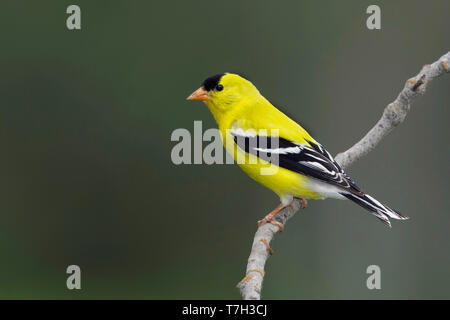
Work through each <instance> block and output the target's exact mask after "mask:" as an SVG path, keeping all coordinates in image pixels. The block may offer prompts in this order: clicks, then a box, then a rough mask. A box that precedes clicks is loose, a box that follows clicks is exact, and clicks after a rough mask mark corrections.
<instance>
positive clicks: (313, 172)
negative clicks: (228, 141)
mask: <svg viewBox="0 0 450 320" xmlns="http://www.w3.org/2000/svg"><path fill="white" fill-rule="evenodd" d="M231 134H232V136H233V138H234V141H235V143H236V144H237V146H238V147H239V148H240V149H241V150H242V151H245V152H247V153H249V154H253V155H255V156H257V157H258V158H261V159H263V160H265V161H268V162H273V160H274V158H275V159H276V161H277V163H274V164H276V165H278V166H279V167H281V168H285V169H288V170H290V171H293V172H297V173H300V174H303V175H305V176H308V177H312V178H315V179H318V180H321V181H323V182H326V183H330V184H333V185H336V186H338V187H340V188H342V189H344V190H346V191H348V192H351V193H361V190H360V189H359V188H358V186H357V185H356V184H355V183H354V182H353V181H352V180H351V179H350V178H349V177H348V176H347V175H346V174H345V173H344V171H343V170H342V169H341V167H340V166H339V164H338V163H337V162H336V161H335V160H334V158H333V157H332V156H331V154H330V153H329V152H328V151H327V150H325V148H323V147H322V146H321V145H320V144H318V143H315V142H313V141H307V143H308V144H309V145H306V144H300V143H296V142H292V141H289V140H287V139H284V138H281V137H267V136H260V135H257V134H255V133H248V132H245V131H243V130H241V129H238V130H231ZM273 154H276V155H277V157H273Z"/></svg>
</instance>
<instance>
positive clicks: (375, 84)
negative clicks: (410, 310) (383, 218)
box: [0, 0, 450, 299]
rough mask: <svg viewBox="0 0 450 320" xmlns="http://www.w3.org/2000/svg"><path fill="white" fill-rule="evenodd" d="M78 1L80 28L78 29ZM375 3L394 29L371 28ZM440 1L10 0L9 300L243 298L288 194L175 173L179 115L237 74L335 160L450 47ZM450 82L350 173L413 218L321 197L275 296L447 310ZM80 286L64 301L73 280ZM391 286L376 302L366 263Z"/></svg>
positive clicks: (5, 4)
mask: <svg viewBox="0 0 450 320" xmlns="http://www.w3.org/2000/svg"><path fill="white" fill-rule="evenodd" d="M69 4H78V5H79V6H80V7H81V11H82V30H80V31H69V30H67V28H66V18H67V16H68V15H67V14H66V8H67V6H68V5H69ZM370 4H378V5H379V6H380V7H381V19H382V29H381V30H378V31H370V30H368V29H367V28H366V19H367V17H368V15H367V14H366V13H365V12H366V8H367V7H368V6H369V5H370ZM449 12H450V2H449V1H447V0H442V1H438V0H435V1H395V2H394V1H376V2H374V1H360V0H358V1H356V0H355V1H339V2H338V1H277V2H275V1H245V2H244V1H165V2H163V1H114V2H113V1H106V0H104V1H95V2H94V1H86V0H77V1H56V0H54V1H18V0H14V1H12V0H11V1H9V0H6V1H5V0H4V1H2V3H1V4H0V21H1V28H0V39H1V50H0V146H1V148H2V156H1V158H0V176H1V180H0V200H1V201H0V251H1V263H0V298H8V299H9V298H25V299H28V298H43V299H47V298H62V299H78V298H89V299H90V298H143V299H169V298H172V299H185V298H186V299H228V298H235V299H238V298H239V293H238V291H237V290H236V288H235V285H236V283H237V282H238V281H239V280H240V279H241V278H242V277H243V276H244V273H245V267H246V262H247V258H248V255H249V252H250V246H251V243H252V239H253V235H254V232H255V230H256V221H257V220H258V219H260V218H261V217H262V216H264V215H265V214H266V213H267V212H268V211H270V210H271V209H273V208H274V207H275V206H276V205H277V204H278V203H279V199H278V198H277V197H276V196H275V194H273V193H272V192H271V191H270V190H267V189H265V188H264V187H262V186H260V185H258V184H257V183H255V182H253V181H252V180H250V179H249V178H247V176H246V175H245V174H243V173H242V172H241V171H240V169H239V168H238V167H237V166H235V165H210V166H208V165H179V166H176V165H174V164H173V163H172V162H171V159H170V153H171V149H172V147H173V146H174V145H175V144H176V143H175V142H171V141H170V135H171V133H172V131H173V130H175V129H176V128H187V129H189V130H190V131H191V132H192V131H193V121H194V120H202V121H203V128H204V129H207V128H212V127H215V126H216V124H215V123H214V120H213V118H212V116H211V115H210V113H209V111H208V110H207V108H206V107H205V106H203V105H202V104H200V103H194V102H188V101H186V100H185V98H186V96H187V95H189V94H190V93H191V92H192V91H193V90H194V89H196V88H197V87H198V86H199V85H200V83H201V82H202V81H203V79H204V78H206V77H207V76H210V75H213V74H216V73H220V72H224V71H233V72H238V73H242V74H244V75H246V76H248V77H249V79H250V80H252V81H253V82H254V84H255V85H256V86H257V87H258V88H259V89H260V91H261V92H262V93H263V94H264V95H265V96H266V97H267V98H268V99H270V100H271V101H273V102H274V103H275V104H276V105H277V106H279V107H280V108H281V109H282V110H283V111H285V112H286V113H287V114H289V115H290V116H292V117H293V118H294V119H295V120H297V121H299V122H300V123H302V125H304V126H305V127H306V128H307V129H309V130H310V132H311V134H312V135H313V136H315V137H316V139H317V140H319V141H321V142H322V143H323V144H324V145H325V146H326V147H327V148H328V149H329V151H330V152H331V153H333V154H336V153H338V152H340V151H343V150H345V149H346V148H348V147H349V146H351V145H352V144H353V143H354V142H356V141H357V140H359V139H360V138H361V137H362V135H363V134H365V132H366V131H367V130H368V129H369V128H370V127H371V126H372V125H373V124H374V123H375V122H376V121H377V120H378V118H379V117H380V115H381V113H382V111H383V108H384V107H385V106H386V105H387V104H388V103H389V102H391V101H392V100H393V99H394V98H395V97H396V96H397V94H398V93H399V91H400V90H401V89H402V88H403V85H404V82H405V81H406V80H407V79H408V78H409V77H411V76H414V75H416V74H417V72H418V71H419V70H420V68H421V67H422V65H424V64H426V63H430V62H433V61H435V60H436V59H438V58H439V57H440V56H441V55H443V54H444V53H446V52H447V51H448V50H449V49H450V42H449V40H450V38H449V37H448V31H449V29H450V21H449V19H448V13H449ZM449 85H450V76H444V77H442V78H440V79H436V80H435V81H433V83H432V84H431V86H430V87H429V88H428V90H427V93H426V95H425V96H423V97H420V98H419V99H417V100H416V102H415V103H414V104H413V105H412V110H411V113H410V114H409V115H408V117H407V119H406V121H405V123H404V124H402V125H401V126H400V127H399V128H398V129H396V130H395V131H394V132H392V133H391V135H390V136H389V137H388V138H387V139H386V140H385V141H384V142H383V143H382V144H381V145H380V146H379V147H378V148H377V149H376V150H375V151H374V152H372V153H371V154H370V155H368V156H367V157H365V158H364V159H362V160H361V161H359V162H357V163H356V164H354V165H353V166H352V167H351V168H349V169H348V172H349V173H350V174H351V176H352V177H353V178H354V179H355V180H356V181H357V182H358V183H359V185H360V186H361V187H362V188H364V189H365V190H367V191H370V192H371V193H372V194H373V195H374V196H376V197H377V198H378V199H379V200H382V201H383V202H385V203H387V204H389V205H391V206H392V207H394V208H396V209H398V210H401V212H403V213H405V214H407V215H409V216H410V217H411V220H409V221H406V222H398V221H393V228H392V229H388V228H386V227H385V226H384V225H383V224H382V223H380V222H379V221H378V220H377V219H375V218H374V217H372V216H370V215H369V214H367V213H366V212H365V211H364V210H363V209H362V208H360V207H358V206H356V205H354V204H352V203H350V202H349V201H337V200H327V201H310V203H309V207H308V209H307V210H304V211H302V212H301V213H300V214H298V215H297V216H296V217H295V218H294V219H292V220H291V221H290V222H289V224H288V225H287V228H286V231H285V232H284V233H283V234H281V235H278V236H277V237H276V239H275V242H274V243H273V248H274V249H275V251H276V254H275V256H274V257H272V258H271V259H270V260H269V261H268V263H267V265H266V272H267V276H266V279H265V282H264V288H263V298H266V299H316V298H321V299H341V298H352V299H361V298H363V299H380V298H386V299H391V298H400V299H409V298H419V299H430V298H450V295H449V291H448V288H449V286H450V276H449V270H450V252H449V243H450V241H449V240H450V238H449V232H448V231H449V227H450V214H449V204H450V203H449V194H448V181H449V178H450V174H449V170H448V163H449V149H448V145H449V144H448V138H449V129H448V117H449V114H450V111H449V101H450V91H449ZM71 264H76V265H79V266H80V267H81V270H82V290H78V291H77V290H73V291H69V290H68V289H67V288H66V278H67V276H68V275H67V274H66V273H65V272H66V268H67V266H68V265H71ZM371 264H376V265H379V266H380V268H381V287H382V289H381V290H368V289H367V288H366V279H367V277H368V275H367V274H366V268H367V266H369V265H371Z"/></svg>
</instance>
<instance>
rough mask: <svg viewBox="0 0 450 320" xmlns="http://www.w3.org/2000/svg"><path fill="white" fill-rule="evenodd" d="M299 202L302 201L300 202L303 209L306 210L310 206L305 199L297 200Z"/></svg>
mask: <svg viewBox="0 0 450 320" xmlns="http://www.w3.org/2000/svg"><path fill="white" fill-rule="evenodd" d="M297 199H298V200H300V202H301V203H302V209H306V207H307V206H308V201H306V199H303V198H297Z"/></svg>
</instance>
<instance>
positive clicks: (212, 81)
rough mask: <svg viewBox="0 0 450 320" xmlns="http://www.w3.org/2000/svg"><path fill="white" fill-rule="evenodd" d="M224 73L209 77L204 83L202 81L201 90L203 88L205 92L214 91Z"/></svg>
mask: <svg viewBox="0 0 450 320" xmlns="http://www.w3.org/2000/svg"><path fill="white" fill-rule="evenodd" d="M224 75H225V74H224V73H219V74H216V75H214V76H212V77H209V78H208V79H206V80H205V81H203V88H205V90H206V91H211V90H212V89H214V88H215V87H216V86H217V85H218V84H219V81H220V79H221V78H222V77H223V76H224Z"/></svg>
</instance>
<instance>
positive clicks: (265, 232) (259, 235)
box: [237, 51, 450, 300]
mask: <svg viewBox="0 0 450 320" xmlns="http://www.w3.org/2000/svg"><path fill="white" fill-rule="evenodd" d="M449 67H450V51H449V52H447V53H446V54H445V55H443V56H442V57H441V58H440V59H439V60H437V61H436V62H433V63H432V64H429V65H425V66H424V67H423V68H422V70H421V71H420V72H419V73H418V74H417V75H416V76H415V77H413V78H411V79H409V80H408V81H406V83H405V87H404V88H403V90H402V91H401V92H400V94H399V95H398V97H397V98H396V99H395V100H394V101H393V102H392V103H390V104H389V105H388V106H387V107H386V108H385V109H384V112H383V115H382V116H381V119H380V120H379V121H378V122H377V123H376V124H375V126H374V127H373V128H372V129H370V131H369V132H368V133H367V134H366V135H365V136H364V137H363V138H362V139H361V140H360V141H358V142H357V143H356V144H355V145H354V146H352V147H351V148H350V149H348V150H347V151H345V152H342V153H339V154H338V155H337V156H336V161H337V162H338V163H339V164H340V165H341V166H342V167H343V168H346V167H348V166H350V165H351V164H352V163H353V162H355V161H357V160H359V159H360V158H361V157H363V156H365V155H366V154H367V153H369V152H370V151H371V150H373V149H374V148H375V147H376V146H377V145H378V143H380V141H381V140H382V139H383V138H384V137H385V136H387V135H388V134H389V132H391V131H392V130H393V129H394V128H395V127H396V126H398V125H399V124H400V123H402V122H403V121H404V120H405V118H406V115H407V113H408V111H409V109H410V104H411V103H412V102H413V101H414V99H415V98H416V97H417V96H419V95H421V94H423V93H424V92H425V89H426V87H427V85H428V84H429V83H430V82H431V80H433V79H434V78H436V77H438V76H440V75H442V74H444V73H448V72H450V68H449ZM293 207H294V210H292V209H291V208H290V207H286V208H284V209H283V210H282V211H280V212H279V213H278V214H277V215H276V216H275V219H277V221H279V222H281V223H282V224H283V225H285V224H286V222H287V220H289V219H290V218H291V217H293V216H294V214H295V212H297V211H298V210H299V209H300V208H302V203H301V202H300V201H299V200H297V199H294V202H293ZM277 232H279V227H278V226H276V225H273V224H269V223H267V224H265V225H263V226H261V227H259V228H258V230H257V231H256V233H255V237H254V240H253V245H252V250H251V252H250V257H249V259H248V264H247V270H246V276H245V277H244V278H243V279H242V280H241V281H240V282H239V283H238V285H237V287H238V288H239V290H240V292H241V295H242V298H243V299H244V300H259V299H261V288H262V282H263V280H264V274H265V271H264V266H265V264H266V261H267V259H268V258H269V256H270V255H271V254H273V250H272V248H271V247H270V242H271V241H272V239H273V237H274V236H275V234H276V233H277Z"/></svg>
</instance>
